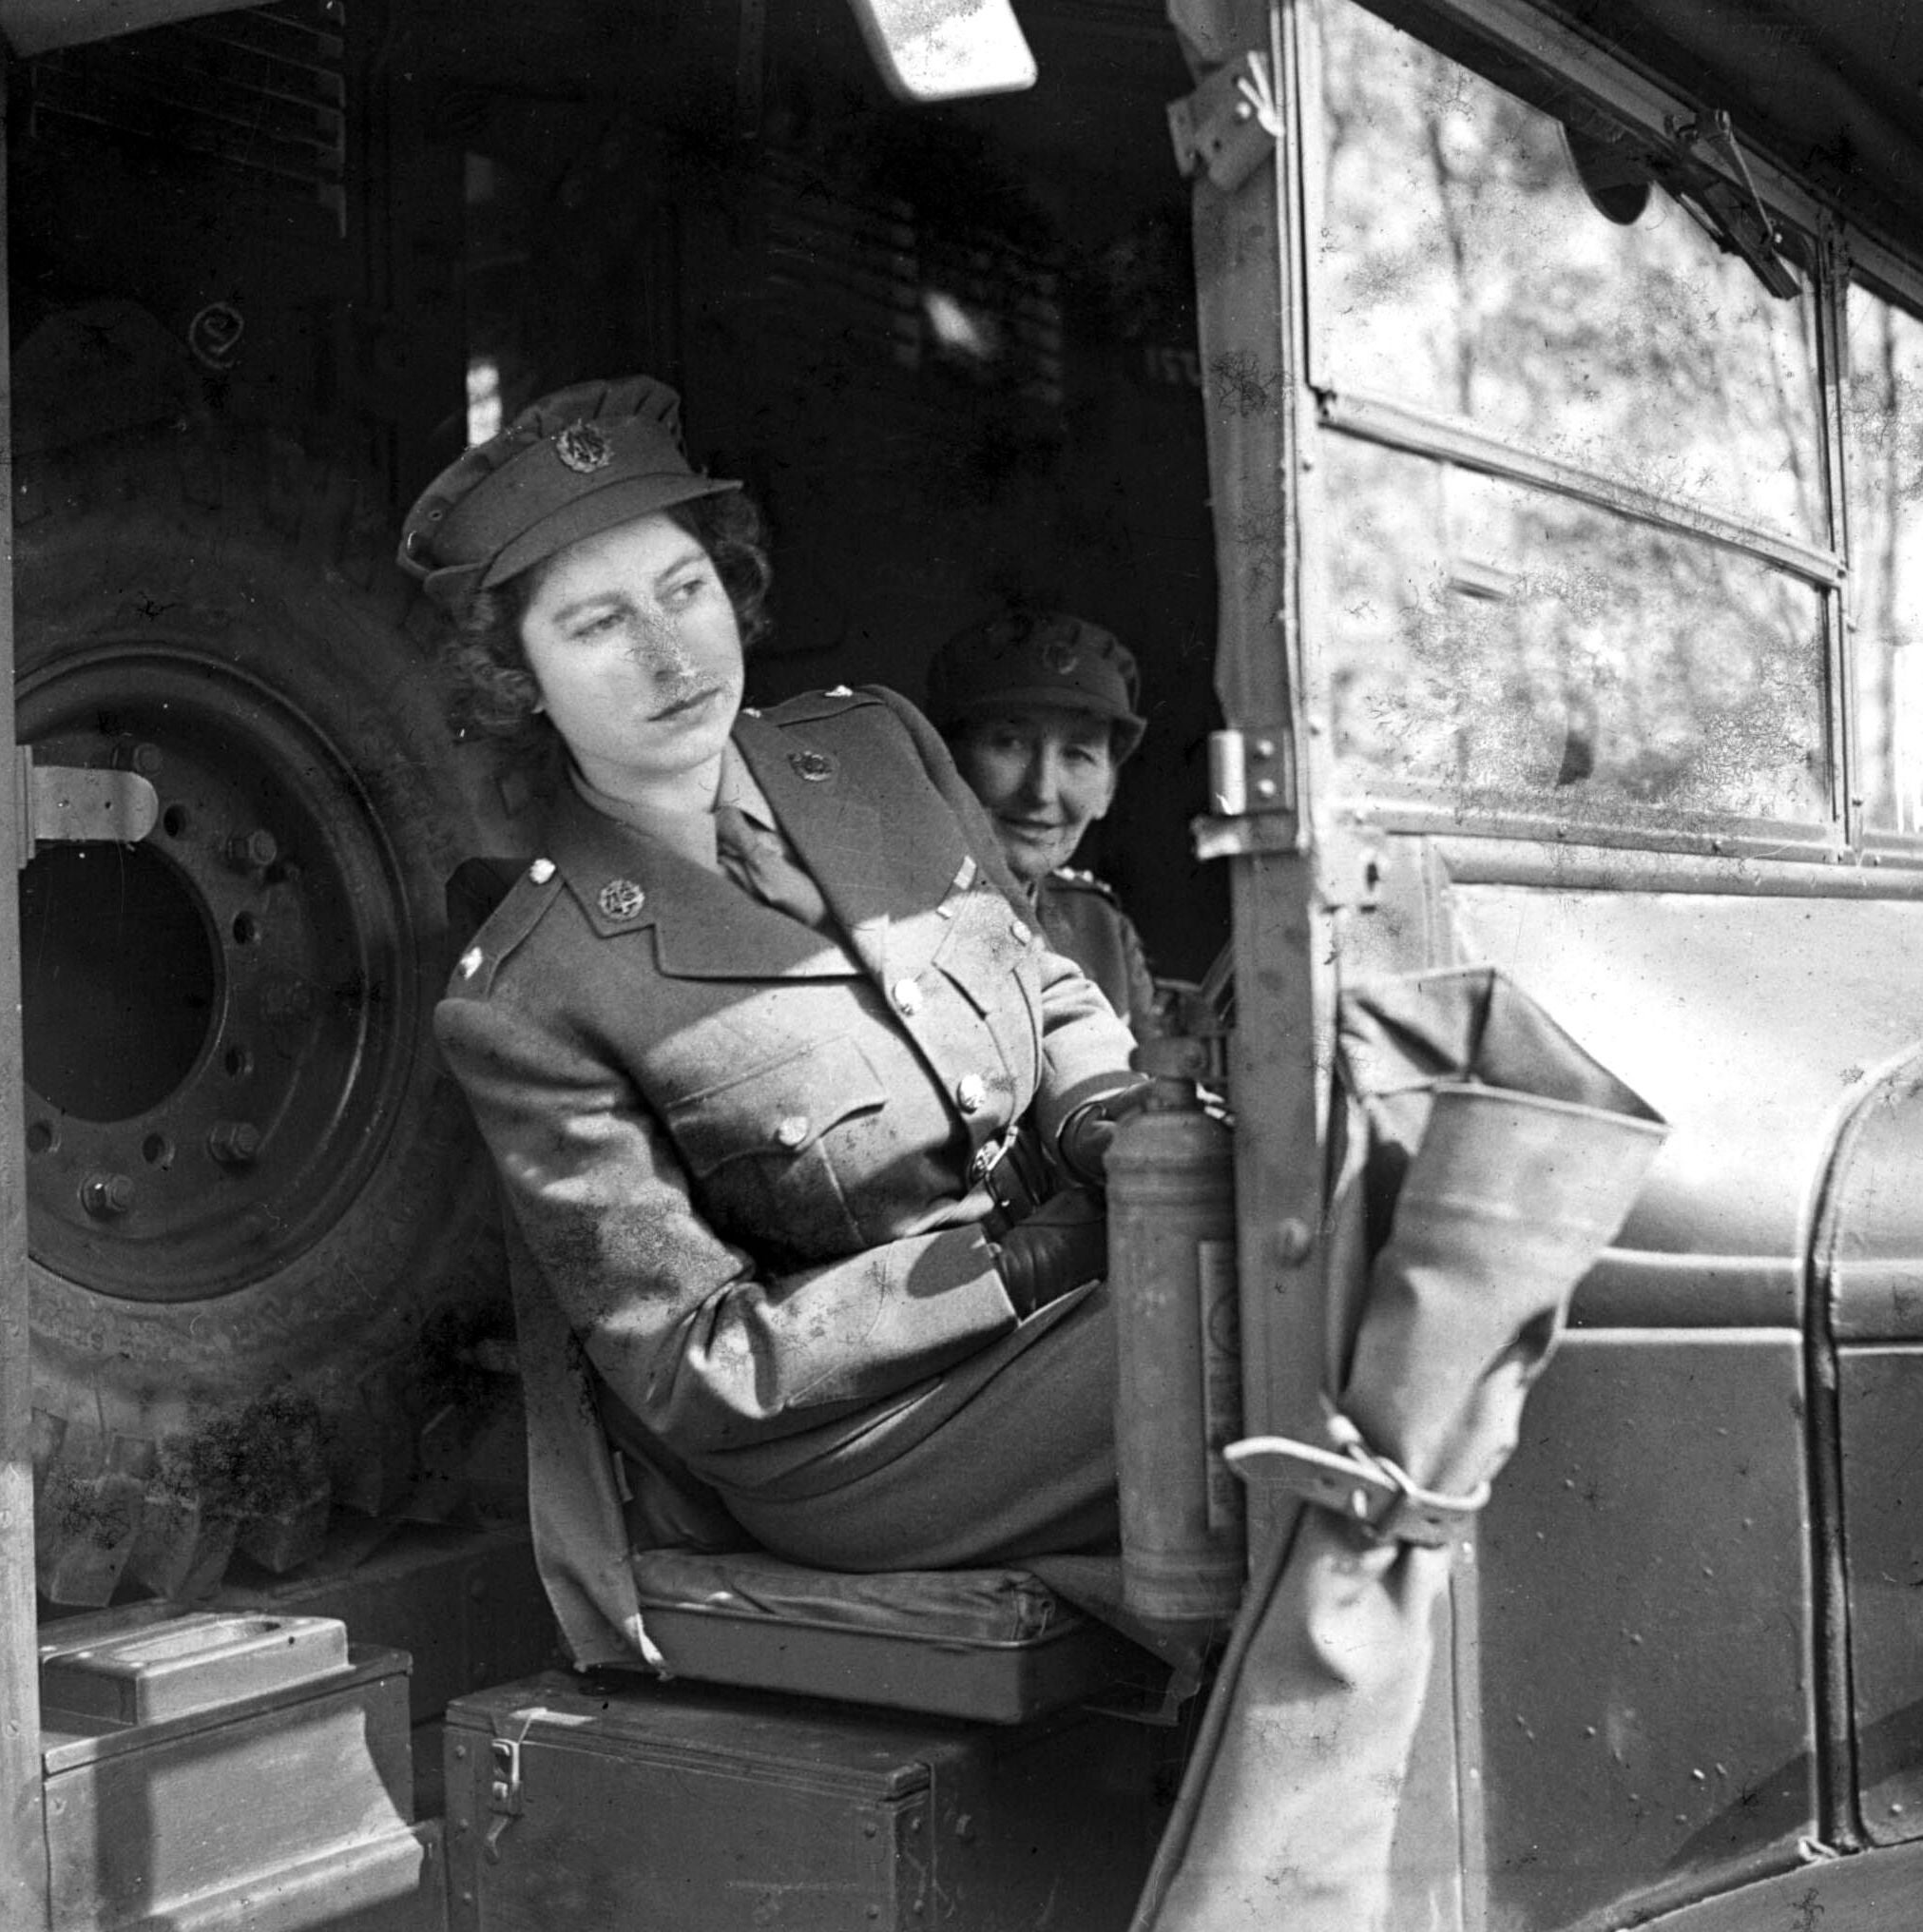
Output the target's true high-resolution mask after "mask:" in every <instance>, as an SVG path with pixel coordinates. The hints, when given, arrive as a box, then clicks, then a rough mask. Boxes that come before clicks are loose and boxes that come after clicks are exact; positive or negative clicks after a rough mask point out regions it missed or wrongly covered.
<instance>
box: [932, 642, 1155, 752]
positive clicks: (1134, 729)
mask: <svg viewBox="0 0 1923 1932" xmlns="http://www.w3.org/2000/svg"><path fill="white" fill-rule="evenodd" d="M1140 690H1141V678H1140V675H1139V674H1138V672H1137V671H1136V668H1135V658H1134V655H1133V653H1132V652H1131V651H1129V649H1128V648H1127V647H1126V646H1125V645H1124V644H1123V643H1122V642H1121V641H1120V640H1119V639H1118V638H1117V637H1116V636H1115V634H1114V632H1112V631H1108V630H1104V629H1103V628H1102V627H1101V626H1100V625H1099V624H1090V623H1089V622H1088V621H1087V619H1086V618H1083V617H1071V616H1069V615H1068V614H1067V611H1062V610H1050V611H1027V610H1010V611H1008V612H1006V613H1004V614H1003V615H1002V616H999V617H991V618H990V619H988V620H987V621H986V622H984V623H980V624H971V625H970V626H969V627H968V628H967V629H966V630H959V631H957V632H956V633H955V634H954V636H952V638H950V639H949V641H948V642H947V643H946V644H945V645H943V646H942V647H941V648H940V650H938V651H937V652H936V653H935V657H934V662H933V664H932V665H931V666H930V667H929V672H928V707H927V708H928V715H929V717H930V718H931V719H932V720H933V723H934V725H935V727H936V729H937V730H941V731H949V730H952V728H953V727H954V726H955V725H957V724H961V723H963V722H964V721H965V720H967V719H970V718H978V717H981V716H983V715H985V714H988V713H992V712H996V711H1006V710H1010V709H1012V708H1016V707H1019V706H1021V705H1052V706H1053V707H1055V708H1056V709H1058V710H1063V711H1081V712H1085V713H1086V714H1087V715H1088V716H1089V717H1091V718H1106V720H1107V721H1108V722H1109V723H1110V724H1112V725H1113V726H1114V727H1115V758H1116V762H1117V763H1121V761H1122V760H1123V759H1125V758H1126V757H1127V756H1128V755H1129V753H1130V752H1132V751H1133V750H1134V749H1135V747H1136V746H1137V745H1138V744H1141V743H1142V734H1143V732H1144V731H1145V730H1146V729H1147V728H1148V727H1147V725H1146V724H1145V723H1144V720H1143V719H1142V718H1141V717H1139V716H1138V715H1137V713H1136V709H1135V706H1136V705H1137V703H1138V702H1139V694H1140Z"/></svg>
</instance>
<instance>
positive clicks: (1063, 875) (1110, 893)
mask: <svg viewBox="0 0 1923 1932" xmlns="http://www.w3.org/2000/svg"><path fill="white" fill-rule="evenodd" d="M1048 877H1049V879H1051V880H1052V881H1054V882H1055V883H1057V884H1060V885H1067V886H1071V887H1073V888H1074V889H1075V890H1076V891H1077V892H1092V893H1095V894H1097V895H1098V896H1099V897H1101V898H1106V900H1108V902H1109V903H1110V904H1111V905H1120V904H1121V903H1122V901H1121V900H1120V899H1119V898H1116V896H1115V888H1114V887H1113V886H1112V885H1110V884H1109V883H1108V881H1107V880H1106V879H1097V878H1096V876H1095V875H1094V874H1093V873H1092V872H1084V871H1083V870H1082V869H1081V868H1080V867H1079V866H1072V865H1058V866H1056V868H1055V869H1054V871H1053V872H1051V873H1049V875H1048Z"/></svg>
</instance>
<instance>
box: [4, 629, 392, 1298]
mask: <svg viewBox="0 0 1923 1932" xmlns="http://www.w3.org/2000/svg"><path fill="white" fill-rule="evenodd" d="M19 724H20V731H21V735H22V737H23V738H25V739H26V740H27V741H28V742H29V743H30V744H33V745H34V746H35V748H36V750H38V751H39V753H40V754H41V756H42V758H43V760H44V761H46V762H51V763H65V764H79V765H95V766H98V765H106V764H111V763H120V764H123V765H130V766H131V767H132V768H133V769H135V770H138V771H140V772H141V773H142V774H143V775H144V776H145V777H146V778H148V779H149V780H150V781H151V782H152V783H153V785H154V787H155V789H156V791H157V792H158V794H159V798H160V818H159V822H158V824H157V825H156V827H155V829H154V831H153V833H152V834H151V835H150V836H149V838H148V839H147V840H146V841H145V842H144V844H142V845H139V846H123V845H112V844H86V845H67V846H50V847H48V849H47V850H45V851H44V852H42V853H40V854H39V855H37V856H36V857H35V858H34V859H33V860H32V861H31V862H30V863H29V865H28V867H27V868H26V871H25V873H24V875H23V878H22V883H21V913H22V961H23V1000H24V1014H25V1028H26V1037H27V1051H26V1070H27V1089H28V1091H27V1095H26V1100H27V1147H28V1199H29V1245H30V1247H31V1251H32V1253H33V1256H34V1259H35V1260H36V1261H38V1262H40V1263H41V1264H42V1265H45V1266H46V1267H48V1268H49V1269H51V1270H53V1271H54V1272H55V1273H57V1274H60V1275H63V1276H65V1277H67V1278H68V1279H70V1280H74V1281H77V1282H80V1283H82V1284H83V1285H86V1286H87V1287H90V1288H93V1289H96V1290H98V1291H100V1292H102V1293H105V1294H109V1295H116V1296H121V1297H124V1298H128V1299H133V1300H142V1301H184V1300H194V1299H200V1298H203V1297H207V1296H213V1295H221V1294H228V1293H232V1292H233V1291H235V1290H237V1289H239V1288H241V1287H244V1286H246V1285H248V1284H250V1283H252V1282H255V1281H258V1280H260V1279H262V1278H263V1277H265V1276H267V1275H269V1274H271V1273H273V1272H275V1271H276V1270H278V1269H279V1268H282V1267H284V1266H286V1265H287V1264H288V1263H289V1262H291V1261H292V1260H294V1259H295V1258H296V1257H297V1256H298V1254H300V1253H302V1252H304V1251H305V1250H306V1249H308V1248H310V1247H311V1246H314V1244H315V1243H316V1242H317V1241H318V1240H319V1239H320V1238H321V1237H322V1236H323V1235H324V1234H325V1233H326V1231H327V1229H328V1228H329V1227H331V1226H333V1225H334V1222H335V1221H336V1220H337V1218H338V1217H339V1215H340V1214H341V1213H342V1212H343V1211H345V1208H346V1207H347V1205H348V1204H349V1203H351V1202H352V1201H353V1199H354V1198H355V1196H356V1193H357V1192H358V1191H359V1189H360V1188H361V1187H362V1186H363V1185H364V1183H365V1180H366V1177H367V1174H368V1172H369V1170H370V1169H372V1167H373V1166H374V1164H375V1161H376V1160H377V1159H378V1158H379V1157H380V1153H381V1150H382V1146H383V1143H384V1141H385V1140H386V1137H387V1133H388V1130H389V1127H390V1125H391V1120H392V1114H393V1111H394V1106H395V1104H396V1102H397V1100H398V1096H399V1093H400V1091H401V1089H402V1087H403V1086H404V1084H405V1079H406V1074H407V1068H406V1066H405V1064H404V1054H405V1047H404V1042H405V1041H406V1040H407V1039H408V1038H409V1036H410V1033H411V1028H410V1027H409V1025H408V1024H407V1022H408V1020H409V1019H410V1018H411V1014H403V1013H400V1012H398V1011H396V1010H395V1008H396V1006H397V1005H399V1004H401V1003H407V1004H410V1005H411V1004H412V999H413V994H412V984H411V976H410V975H409V974H407V973H404V972H402V971H401V970H400V967H401V964H402V962H403V960H404V959H405V958H406V957H407V951H408V941H409V936H408V932H407V924H408V921H407V915H406V911H405V900H404V898H403V895H402V890H401V887H400V884H399V882H398V876H397V873H396V869H395V866H394V860H393V857H392V853H391V850H390V848H389V846H388V843H387V840H386V839H385V837H384V835H383V833H382V831H381V828H380V826H379V824H378V823H377V821H376V820H375V815H374V813H373V811H372V809H371V807H370V804H369V802H368V799H367V797H366V794H365V793H364V792H363V791H362V789H361V787H360V786H359V785H358V783H357V782H356V780H355V778H354V775H353V773H352V771H351V770H350V769H349V767H348V766H347V764H346V763H345V762H344V761H343V760H342V759H341V758H340V757H339V756H338V755H337V752H336V751H335V750H334V748H333V747H332V745H331V744H330V743H329V742H328V740H327V738H326V737H325V735H324V734H323V733H322V732H321V731H320V729H319V728H318V727H317V725H316V724H314V723H313V722H312V721H311V720H310V719H308V718H307V717H306V716H304V715H303V714H302V713H301V712H300V711H299V710H298V708H297V706H296V705H294V704H293V703H291V702H290V701H289V700H288V699H287V698H286V697H285V696H284V695H283V694H281V693H279V692H278V691H276V690H273V689H270V688H269V687H268V686H265V685H264V684H262V683H261V682H260V680H258V679H256V678H254V677H253V676H251V675H249V674H248V673H246V672H244V671H241V670H240V669H238V668H236V667H233V666H232V665H228V664H224V663H222V662H221V661H220V660H218V659H213V658H208V657H203V656H201V655H199V654H198V653H196V652H195V651H194V650H193V649H192V647H191V646H189V645H185V644H183V646H182V647H180V648H179V649H178V650H168V649H164V648H163V649H156V648H154V647H152V646H151V645H146V644H143V645H142V646H140V647H124V648H115V647H106V648H102V649H99V650H96V651H94V652H91V653H89V654H87V656H85V657H83V658H80V659H78V660H74V661H68V662H63V663H61V664H58V665H57V666H55V667H51V668H50V669H48V671H46V672H44V673H42V674H40V675H39V676H38V677H36V678H33V679H29V681H28V682H27V684H26V685H25V686H23V688H22V690H21V693H20V697H19Z"/></svg>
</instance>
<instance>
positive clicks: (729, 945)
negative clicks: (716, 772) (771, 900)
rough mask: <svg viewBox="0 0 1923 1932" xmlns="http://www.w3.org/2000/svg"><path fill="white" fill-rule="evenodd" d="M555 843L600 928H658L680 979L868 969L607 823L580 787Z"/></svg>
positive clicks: (664, 966)
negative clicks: (580, 790)
mask: <svg viewBox="0 0 1923 1932" xmlns="http://www.w3.org/2000/svg"><path fill="white" fill-rule="evenodd" d="M548 856H549V857H550V858H551V859H552V860H554V862H555V863H556V864H557V865H558V866H559V867H560V868H561V874H562V877H563V878H564V879H567V885H568V889H569V890H570V891H571V892H572V893H573V895H574V897H575V898H576V899H577V900H578V901H579V903H580V906H581V910H582V912H583V914H584V915H585V916H586V918H587V922H588V923H589V925H591V926H592V927H593V928H594V930H595V932H596V933H598V934H599V935H600V936H601V937H603V938H604V939H610V940H611V939H620V938H625V937H639V936H640V935H641V934H643V933H645V932H650V931H651V932H652V933H653V935H654V950H655V957H656V960H657V962H658V963H659V965H660V967H661V970H662V971H663V973H666V974H669V975H671V976H674V977H677V978H686V979H824V978H830V979H833V978H847V977H848V976H850V975H852V974H854V973H855V972H856V971H857V970H858V969H857V967H856V962H855V961H854V960H853V959H851V958H850V957H849V956H848V955H847V954H846V953H845V952H843V951H842V949H841V948H840V947H839V946H837V944H836V943H835V941H834V940H833V939H831V938H826V937H823V936H822V935H821V934H819V933H817V932H812V931H810V929H809V928H808V927H806V926H804V925H802V924H800V923H799V922H798V921H797V920H795V919H791V918H789V917H788V916H787V915H786V914H785V913H779V912H776V911H775V910H773V908H772V907H769V906H764V905H762V904H761V903H760V901H759V900H757V899H755V898H750V897H749V895H748V894H746V893H744V892H743V891H741V889H740V887H739V886H738V885H736V884H735V883H734V881H733V880H732V879H727V878H725V877H723V876H722V875H721V874H720V873H714V872H709V871H708V870H707V869H706V868H705V867H704V866H701V865H697V864H696V863H695V862H694V861H693V860H689V859H684V858H683V857H682V855H681V854H680V853H679V852H676V851H673V850H672V849H670V848H669V847H668V846H666V845H663V844H662V843H660V842H659V841H657V840H653V839H649V838H646V837H645V836H644V835H643V834H642V833H640V832H637V831H635V830H633V829H632V828H631V827H629V826H626V825H624V824H621V823H619V822H618V821H615V820H613V819H609V818H606V817H605V816H604V815H603V814H602V813H600V812H597V811H595V810H594V809H593V808H592V807H591V806H590V805H587V804H586V803H584V802H582V800H581V799H580V798H579V797H578V796H576V795H575V793H574V792H573V791H572V790H571V788H570V789H569V790H567V792H565V793H564V794H563V795H562V796H561V797H560V798H558V799H557V800H556V801H555V805H554V809H553V811H552V813H551V814H550V816H549V819H548ZM637 892H638V893H639V895H640V898H639V901H638V902H637V901H636V898H635V895H636V893H637Z"/></svg>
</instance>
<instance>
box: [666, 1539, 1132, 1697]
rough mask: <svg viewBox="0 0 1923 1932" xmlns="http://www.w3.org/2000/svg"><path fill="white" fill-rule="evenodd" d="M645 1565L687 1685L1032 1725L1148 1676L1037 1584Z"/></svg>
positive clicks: (1024, 1579)
mask: <svg viewBox="0 0 1923 1932" xmlns="http://www.w3.org/2000/svg"><path fill="white" fill-rule="evenodd" d="M632 1560H633V1569H634V1577H635V1585H636V1591H637V1594H638V1595H639V1597H640V1601H641V1611H642V1615H643V1618H644V1621H645V1622H646V1625H647V1628H648V1631H649V1633H650V1634H651V1635H652V1637H653V1639H654V1641H655V1643H656V1644H657V1645H658V1646H659V1647H660V1650H661V1652H662V1654H663V1657H664V1658H665V1659H666V1662H667V1668H668V1671H669V1672H670V1673H671V1674H673V1675H675V1676H678V1677H689V1678H694V1679H697V1680H699V1681H702V1682H707V1683H714V1684H733V1685H741V1686H747V1687H751V1688H753V1689H756V1690H779V1691H784V1692H787V1693H788V1694H790V1695H793V1696H802V1697H834V1698H842V1699H847V1700H850V1701H853V1702H856V1703H861V1704H883V1705H889V1706H892V1707H894V1709H896V1710H914V1711H921V1712H925V1713H933V1714H937V1715H943V1716H950V1717H961V1718H970V1719H973V1720H975V1721H977V1722H985V1723H990V1724H1022V1723H1026V1722H1027V1721H1028V1720H1029V1719H1030V1718H1033V1717H1038V1716H1041V1715H1042V1714H1044V1713H1045V1712H1047V1711H1050V1710H1059V1709H1061V1708H1062V1707H1063V1706H1064V1705H1067V1704H1074V1703H1079V1702H1082V1701H1085V1700H1086V1699H1088V1698H1091V1697H1094V1696H1096V1695H1098V1694H1101V1693H1103V1692H1104V1691H1105V1690H1107V1689H1108V1688H1110V1687H1112V1686H1114V1685H1116V1684H1117V1683H1120V1682H1125V1681H1129V1680H1132V1679H1138V1678H1140V1677H1141V1676H1142V1674H1143V1671H1144V1665H1148V1659H1146V1658H1145V1657H1144V1655H1143V1653H1142V1652H1140V1651H1139V1650H1137V1649H1136V1648H1135V1646H1134V1645H1132V1644H1130V1643H1129V1642H1128V1641H1127V1639H1126V1638H1125V1637H1123V1636H1121V1635H1119V1634H1118V1633H1116V1632H1114V1631H1111V1630H1109V1629H1108V1628H1106V1626H1105V1625H1103V1624H1099V1623H1097V1622H1095V1621H1094V1620H1093V1619H1092V1618H1089V1617H1086V1616H1084V1615H1083V1614H1082V1613H1080V1612H1079V1611H1077V1610H1074V1609H1072V1608H1071V1607H1070V1606H1069V1605H1067V1603H1065V1602H1063V1601H1062V1600H1061V1599H1060V1598H1058V1597H1057V1596H1056V1595H1055V1594H1053V1592H1051V1591H1050V1590H1049V1589H1048V1587H1047V1585H1045V1584H1044V1583H1042V1582H1041V1581H1040V1579H1039V1578H1037V1577H1035V1576H1033V1575H1029V1572H1028V1571H1026V1570H910V1571H894V1572H890V1573H888V1574H886V1575H846V1574H842V1573H839V1572H834V1571H827V1570H811V1569H808V1568H806V1567H805V1566H804V1565H802V1564H799V1563H789V1562H785V1561H783V1560H782V1559H781V1558H780V1557H779V1556H769V1555H763V1554H761V1553H760V1552H759V1551H755V1552H747V1553H739V1554H728V1555H709V1554H705V1553H702V1552H700V1551H693V1550H643V1551H639V1552H637V1553H636V1554H635V1555H634V1557H633V1559H632ZM1148 1667H1149V1669H1151V1670H1153V1666H1152V1665H1149V1666H1148ZM1158 1674H1159V1673H1158Z"/></svg>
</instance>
